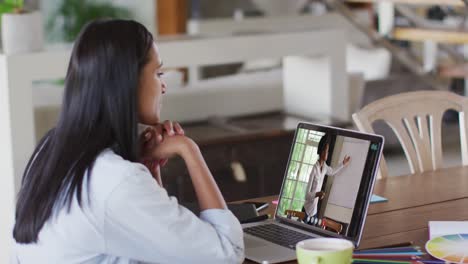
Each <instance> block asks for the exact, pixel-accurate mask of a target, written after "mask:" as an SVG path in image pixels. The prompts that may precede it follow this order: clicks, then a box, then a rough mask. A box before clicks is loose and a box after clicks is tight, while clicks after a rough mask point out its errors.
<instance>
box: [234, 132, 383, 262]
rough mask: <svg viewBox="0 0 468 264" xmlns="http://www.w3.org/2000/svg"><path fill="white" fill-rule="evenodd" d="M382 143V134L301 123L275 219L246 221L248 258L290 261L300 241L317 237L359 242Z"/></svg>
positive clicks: (289, 160) (265, 260) (293, 145)
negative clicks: (255, 221)
mask: <svg viewBox="0 0 468 264" xmlns="http://www.w3.org/2000/svg"><path fill="white" fill-rule="evenodd" d="M321 142H322V143H321ZM383 144H384V139H383V137H381V136H378V135H372V134H366V133H361V132H356V131H351V130H346V129H340V128H335V127H329V126H322V125H315V124H307V123H299V124H298V126H297V129H296V132H295V135H294V141H293V144H292V147H291V151H290V154H289V159H288V163H287V166H286V171H285V174H284V179H283V184H282V186H281V190H280V196H279V200H278V206H277V208H276V212H275V217H274V218H273V219H270V220H267V221H263V222H257V223H250V224H244V225H242V226H243V229H244V242H245V255H246V258H247V259H250V260H252V261H254V262H257V263H278V262H284V261H291V260H294V259H296V252H295V246H296V244H297V243H298V242H299V241H302V240H305V239H310V238H318V237H336V238H343V239H347V240H349V241H351V242H353V244H354V245H355V246H356V247H357V246H359V242H360V240H361V236H362V230H363V227H364V223H365V220H366V215H367V209H368V208H369V202H370V199H371V196H372V190H373V187H374V182H375V179H376V174H377V170H378V167H379V161H380V157H381V155H382V149H383Z"/></svg>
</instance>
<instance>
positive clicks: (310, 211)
mask: <svg viewBox="0 0 468 264" xmlns="http://www.w3.org/2000/svg"><path fill="white" fill-rule="evenodd" d="M330 140H331V138H330V137H329V136H328V134H325V135H324V136H323V137H322V138H321V139H320V142H319V144H318V147H317V155H319V159H318V160H317V162H316V163H315V165H314V166H313V167H312V171H311V172H310V176H309V183H308V185H307V190H308V192H307V194H306V197H305V203H304V207H302V211H303V212H305V213H306V222H307V223H310V219H312V218H313V217H316V215H317V212H318V210H317V206H318V203H319V200H323V198H325V195H326V193H325V191H322V186H323V181H324V179H325V176H335V175H338V174H339V172H340V171H341V170H342V169H343V168H344V167H345V166H346V165H348V163H349V162H350V160H351V157H349V156H345V157H344V159H343V162H342V163H341V164H340V165H339V166H338V167H336V168H332V167H330V166H328V165H327V163H326V161H327V159H328V153H329V149H330Z"/></svg>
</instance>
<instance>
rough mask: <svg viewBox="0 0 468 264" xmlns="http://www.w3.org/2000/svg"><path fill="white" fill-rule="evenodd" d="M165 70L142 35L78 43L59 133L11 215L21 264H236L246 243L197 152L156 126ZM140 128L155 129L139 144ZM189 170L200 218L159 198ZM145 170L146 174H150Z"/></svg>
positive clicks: (100, 25) (28, 174)
mask: <svg viewBox="0 0 468 264" xmlns="http://www.w3.org/2000/svg"><path fill="white" fill-rule="evenodd" d="M161 66H162V61H161V57H160V54H159V52H158V49H157V47H156V45H155V43H154V41H153V37H152V36H151V34H150V33H149V32H148V30H146V29H145V28H144V27H143V26H142V25H141V24H138V23H137V22H134V21H126V20H99V21H95V22H92V23H90V24H88V25H87V26H86V27H85V28H84V29H83V30H82V32H81V33H80V35H79V37H78V38H77V40H76V42H75V44H74V47H73V51H72V54H71V58H70V63H69V66H68V71H67V75H66V79H65V93H64V99H63V104H62V110H61V113H60V117H59V120H58V122H57V125H56V126H55V128H53V129H51V130H50V131H49V132H48V133H47V134H46V135H45V136H44V138H42V140H41V141H40V142H39V144H38V145H37V147H36V149H35V150H34V153H33V155H32V156H31V159H30V160H29V163H28V165H27V167H26V170H25V173H24V176H23V180H22V186H21V189H20V192H19V195H18V201H17V205H16V223H15V226H14V230H13V237H14V239H15V241H16V243H15V245H14V259H13V260H14V263H22V264H27V263H139V262H146V263H148V262H149V263H238V262H241V261H242V260H243V257H244V251H243V250H244V245H243V234H242V229H241V226H240V224H239V222H238V220H237V219H236V218H235V217H234V215H233V214H232V213H231V212H230V211H229V210H227V209H226V203H225V201H224V199H223V197H222V195H221V193H220V191H219V189H218V187H217V185H216V183H215V181H214V180H213V177H212V175H211V173H210V171H209V169H208V167H207V166H206V163H205V161H204V159H203V157H202V155H201V153H200V150H199V148H198V146H197V145H196V144H195V143H194V141H193V140H191V139H190V138H188V137H186V136H185V135H184V132H183V129H182V128H181V127H180V125H179V124H177V123H175V122H174V123H173V122H170V121H166V122H161V121H160V106H161V97H162V94H164V93H165V90H166V86H165V84H164V82H163V81H162V80H161V75H162V72H161ZM138 124H145V125H148V126H150V128H148V129H146V130H145V131H144V133H143V135H139V134H138ZM176 155H177V156H180V157H182V159H183V160H184V161H185V164H186V166H187V168H188V171H189V174H190V177H191V179H192V182H193V186H194V188H195V192H196V195H197V198H198V202H199V206H200V209H201V211H202V212H201V214H200V218H198V217H197V216H195V215H194V214H193V213H191V212H190V211H189V210H187V209H186V208H184V207H182V206H180V205H178V203H177V200H176V199H175V198H173V197H169V196H168V194H167V192H166V190H165V189H164V188H163V187H162V184H161V176H160V170H159V166H160V165H162V164H164V163H165V162H166V161H167V159H169V158H171V157H173V156H176ZM143 164H144V165H146V166H144V165H143Z"/></svg>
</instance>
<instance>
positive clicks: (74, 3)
mask: <svg viewBox="0 0 468 264" xmlns="http://www.w3.org/2000/svg"><path fill="white" fill-rule="evenodd" d="M98 18H124V19H129V18H132V12H131V11H130V10H128V9H127V8H124V7H120V6H115V5H114V4H113V3H112V2H110V1H108V0H106V1H95V0H62V1H60V3H59V4H58V5H57V8H56V9H55V11H54V12H52V14H51V16H50V17H49V18H48V20H47V32H48V35H49V38H50V39H51V40H59V41H65V42H73V41H74V40H75V38H76V37H77V35H78V33H79V32H80V30H81V28H82V27H83V26H84V25H86V23H88V22H90V21H92V20H95V19H98Z"/></svg>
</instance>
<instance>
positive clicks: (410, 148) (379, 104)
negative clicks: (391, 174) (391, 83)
mask: <svg viewBox="0 0 468 264" xmlns="http://www.w3.org/2000/svg"><path fill="white" fill-rule="evenodd" d="M447 110H455V111H457V112H458V113H459V120H460V142H461V152H462V153H461V156H462V165H468V148H467V129H468V112H467V110H468V98H466V97H464V96H460V95H457V94H454V93H450V92H446V91H417V92H409V93H402V94H398V95H393V96H389V97H386V98H383V99H380V100H377V101H375V102H372V103H371V104H369V105H367V106H365V107H364V108H363V109H361V110H360V111H359V112H357V113H355V114H353V120H354V123H355V124H356V126H357V128H358V129H359V130H360V131H363V132H367V133H374V130H373V128H372V123H374V122H375V121H378V120H382V121H385V122H386V123H387V124H388V125H389V126H390V127H391V128H392V130H393V132H394V133H395V135H396V136H397V138H398V140H399V141H400V144H401V145H402V147H403V151H404V152H405V155H406V158H407V160H408V164H409V167H410V170H411V173H412V174H414V173H421V172H424V171H430V170H436V169H438V168H441V167H442V165H443V164H442V162H443V159H442V135H441V130H442V117H443V115H444V113H445V112H446V111H447ZM387 176H388V168H387V164H386V162H385V159H383V158H382V160H381V162H380V169H379V176H378V177H379V178H385V177H387Z"/></svg>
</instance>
